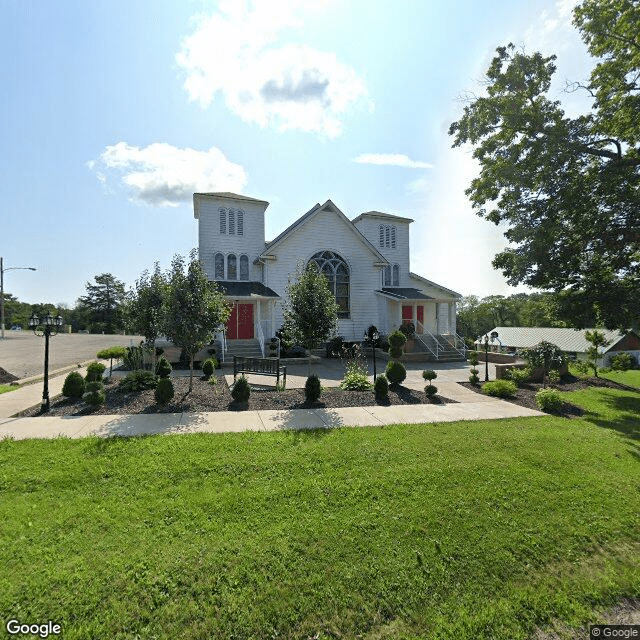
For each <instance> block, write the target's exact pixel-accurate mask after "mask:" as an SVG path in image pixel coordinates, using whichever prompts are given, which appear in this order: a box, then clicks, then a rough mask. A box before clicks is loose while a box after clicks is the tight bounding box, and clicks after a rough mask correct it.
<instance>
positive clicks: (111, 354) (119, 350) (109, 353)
mask: <svg viewBox="0 0 640 640" xmlns="http://www.w3.org/2000/svg"><path fill="white" fill-rule="evenodd" d="M126 352H127V350H126V349H125V347H119V346H117V345H114V346H113V347H107V348H106V349H102V350H101V351H98V353H96V358H100V359H101V360H117V359H119V358H124V355H125V353H126Z"/></svg>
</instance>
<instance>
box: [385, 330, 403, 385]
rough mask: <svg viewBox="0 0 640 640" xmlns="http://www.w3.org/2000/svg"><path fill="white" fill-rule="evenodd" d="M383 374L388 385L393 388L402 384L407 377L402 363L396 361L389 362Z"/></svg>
mask: <svg viewBox="0 0 640 640" xmlns="http://www.w3.org/2000/svg"><path fill="white" fill-rule="evenodd" d="M400 335H402V334H400ZM384 373H385V375H386V376H387V380H388V381H389V384H391V385H394V386H395V385H398V384H400V383H401V382H403V381H404V379H405V378H406V377H407V370H406V369H405V367H404V365H403V364H402V362H398V361H397V360H389V362H388V363H387V368H386V370H385V372H384Z"/></svg>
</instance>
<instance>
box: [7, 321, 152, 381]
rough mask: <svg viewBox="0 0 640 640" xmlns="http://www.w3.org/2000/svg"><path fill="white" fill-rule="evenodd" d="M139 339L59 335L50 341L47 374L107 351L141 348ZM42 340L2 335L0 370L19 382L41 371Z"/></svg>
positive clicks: (28, 334)
mask: <svg viewBox="0 0 640 640" xmlns="http://www.w3.org/2000/svg"><path fill="white" fill-rule="evenodd" d="M140 340H142V337H140V336H123V335H89V334H77V333H61V334H59V335H57V336H52V337H51V338H50V340H49V371H55V370H56V369H61V368H62V367H66V366H68V365H72V364H76V363H80V362H85V361H86V360H91V359H92V358H95V357H96V353H98V351H100V350H101V349H105V348H106V347H111V346H113V345H121V346H123V347H128V346H129V345H132V344H134V345H137V344H140ZM44 343H45V339H44V338H43V337H40V336H36V335H34V334H33V332H32V331H10V330H7V331H5V339H4V340H1V339H0V367H2V368H3V369H5V370H6V371H8V372H9V373H12V374H13V375H14V376H17V377H18V378H27V377H29V376H35V375H38V374H41V373H42V372H43V371H44Z"/></svg>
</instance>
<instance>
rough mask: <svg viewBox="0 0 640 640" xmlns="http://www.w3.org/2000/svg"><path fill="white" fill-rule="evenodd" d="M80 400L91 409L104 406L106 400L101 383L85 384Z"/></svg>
mask: <svg viewBox="0 0 640 640" xmlns="http://www.w3.org/2000/svg"><path fill="white" fill-rule="evenodd" d="M82 399H83V400H84V401H85V402H86V403H87V404H90V405H91V406H92V407H99V406H100V405H102V404H104V402H105V400H106V395H105V392H104V384H102V382H100V381H98V380H93V381H92V382H87V384H86V387H85V394H84V395H83V396H82Z"/></svg>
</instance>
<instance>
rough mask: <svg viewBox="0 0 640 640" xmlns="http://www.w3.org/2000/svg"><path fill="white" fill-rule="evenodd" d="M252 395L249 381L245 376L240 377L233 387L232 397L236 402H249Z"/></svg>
mask: <svg viewBox="0 0 640 640" xmlns="http://www.w3.org/2000/svg"><path fill="white" fill-rule="evenodd" d="M250 395H251V387H250V386H249V381H248V380H247V379H246V378H245V377H244V376H240V377H239V378H238V380H237V381H236V383H235V384H234V385H233V389H232V390H231V396H232V397H233V399H234V400H235V401H236V402H248V401H249V396H250Z"/></svg>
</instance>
